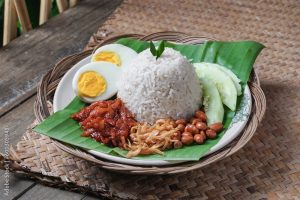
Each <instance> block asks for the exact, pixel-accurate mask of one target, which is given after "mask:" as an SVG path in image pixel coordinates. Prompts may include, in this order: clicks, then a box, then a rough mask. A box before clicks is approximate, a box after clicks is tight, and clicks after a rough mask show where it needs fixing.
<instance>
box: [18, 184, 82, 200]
mask: <svg viewBox="0 0 300 200" xmlns="http://www.w3.org/2000/svg"><path fill="white" fill-rule="evenodd" d="M84 197H85V195H84V194H80V193H74V192H69V191H64V190H59V189H55V188H51V187H47V186H43V185H40V184H37V185H36V186H34V187H33V188H31V189H30V190H29V191H27V192H26V193H24V194H23V195H22V196H20V197H19V198H18V200H38V199H40V200H48V199H49V200H50V199H51V200H56V199H57V200H81V199H83V198H84Z"/></svg>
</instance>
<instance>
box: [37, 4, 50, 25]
mask: <svg viewBox="0 0 300 200" xmlns="http://www.w3.org/2000/svg"><path fill="white" fill-rule="evenodd" d="M51 4H52V1H51V0H42V1H41V5H40V19H39V24H40V25H42V24H43V23H45V22H46V21H48V18H49V14H50V10H51Z"/></svg>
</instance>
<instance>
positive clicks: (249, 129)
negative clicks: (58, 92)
mask: <svg viewBox="0 0 300 200" xmlns="http://www.w3.org/2000/svg"><path fill="white" fill-rule="evenodd" d="M122 37H130V38H138V39H141V40H146V41H149V40H168V41H173V42H179V43H189V44H200V43H203V42H204V41H206V40H212V39H210V38H206V37H195V36H188V35H186V34H184V33H179V32H159V33H154V34H150V35H146V36H144V35H138V34H126V35H119V36H115V37H112V38H109V39H106V40H104V41H102V42H101V43H100V44H99V45H98V46H97V47H99V46H101V45H104V44H108V43H112V42H114V41H116V40H117V39H120V38H122ZM97 47H96V48H97ZM91 53H92V50H88V51H84V52H82V53H78V54H75V55H71V56H68V57H66V58H64V59H63V60H61V61H60V62H59V63H57V64H56V65H55V67H54V68H53V69H52V70H50V71H49V72H48V73H47V74H46V75H45V76H44V77H43V78H42V80H41V83H40V85H39V87H38V91H37V98H36V101H35V109H34V111H35V115H36V118H37V120H38V121H40V122H41V121H43V120H44V119H46V118H47V117H48V116H49V115H50V113H51V106H49V102H50V103H51V102H52V99H53V95H54V92H55V89H56V87H57V85H58V83H59V81H60V79H61V78H62V76H63V75H64V74H65V73H66V72H67V71H68V70H69V69H70V68H71V67H72V66H74V65H75V64H76V63H77V62H79V61H80V60H82V59H83V58H85V57H87V56H88V55H90V54H91ZM248 85H249V87H250V91H251V95H252V99H253V105H252V111H251V115H250V117H249V121H248V122H247V125H246V126H245V128H244V130H243V131H242V133H241V134H240V135H239V137H238V138H236V139H235V140H234V141H232V142H231V143H229V144H228V145H226V146H225V147H224V148H222V149H221V150H219V151H217V152H215V153H213V154H210V155H208V156H206V157H204V158H201V159H200V160H199V161H196V162H195V161H194V162H185V163H180V164H176V165H170V166H160V167H149V166H134V165H127V164H120V163H115V162H112V161H108V160H105V159H100V158H97V157H94V156H92V155H91V154H88V153H87V152H85V151H83V150H81V149H79V148H76V147H73V146H70V145H66V144H64V143H61V142H58V141H54V142H55V144H56V145H57V146H58V147H59V148H61V149H62V150H64V151H66V152H68V153H70V154H73V155H75V156H78V157H80V158H82V159H85V160H89V161H91V162H95V163H97V164H98V165H99V166H101V167H103V168H104V169H107V170H113V171H118V172H122V173H131V174H175V173H181V172H187V171H190V170H194V169H197V168H201V167H203V166H206V165H209V164H211V163H213V162H216V161H218V160H221V159H223V158H226V157H228V156H230V155H231V154H233V153H235V152H237V151H238V150H239V149H240V148H242V147H243V146H244V145H245V144H246V143H247V142H248V141H249V140H250V139H251V138H252V136H253V134H254V133H255V130H256V128H257V126H258V124H259V122H260V121H261V120H262V117H263V115H264V112H265V109H266V100H265V96H264V93H263V91H262V90H261V88H260V84H259V79H258V77H257V75H256V74H255V71H254V70H253V72H252V75H251V80H250V81H249V83H248ZM245 159H246V158H245Z"/></svg>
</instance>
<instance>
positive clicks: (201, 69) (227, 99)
mask: <svg viewBox="0 0 300 200" xmlns="http://www.w3.org/2000/svg"><path fill="white" fill-rule="evenodd" d="M194 67H195V69H196V73H197V75H198V77H200V78H207V79H210V80H211V81H212V82H213V83H214V84H215V86H216V87H217V89H218V91H219V93H220V96H221V100H222V102H223V103H224V104H225V105H226V106H227V107H228V108H229V109H230V110H232V111H235V109H236V101H237V89H236V88H235V86H234V83H233V81H232V80H231V78H230V77H229V76H228V75H227V74H226V73H224V72H223V71H222V70H220V69H218V68H217V67H210V66H208V65H207V64H206V63H205V64H203V63H194Z"/></svg>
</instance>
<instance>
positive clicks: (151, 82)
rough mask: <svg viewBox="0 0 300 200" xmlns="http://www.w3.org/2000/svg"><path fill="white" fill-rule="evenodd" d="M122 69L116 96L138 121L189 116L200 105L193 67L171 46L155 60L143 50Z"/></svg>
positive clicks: (197, 83) (199, 91)
mask: <svg viewBox="0 0 300 200" xmlns="http://www.w3.org/2000/svg"><path fill="white" fill-rule="evenodd" d="M122 70H123V72H122V75H121V78H120V81H119V83H118V96H119V97H120V98H121V99H122V100H123V102H124V103H125V105H126V106H127V108H128V109H129V110H130V111H131V112H132V113H134V114H135V117H136V119H137V120H138V121H139V122H148V123H150V124H153V123H154V122H155V121H156V120H158V119H164V118H172V119H182V118H184V119H189V118H191V117H192V116H193V115H194V113H195V111H196V110H198V109H199V107H200V106H201V104H202V102H201V100H202V88H201V85H200V81H199V79H198V77H197V75H196V72H195V69H194V67H193V66H192V64H190V63H189V62H188V60H187V59H186V58H185V57H183V56H182V55H181V54H180V53H179V52H177V51H175V50H174V49H171V48H166V49H165V51H164V52H163V54H162V55H161V57H159V58H158V59H157V60H156V58H155V57H154V56H153V55H152V54H151V52H150V50H149V49H146V50H144V51H143V52H141V53H140V54H139V55H138V56H137V57H136V58H134V59H133V60H132V62H131V64H130V65H128V66H126V67H125V66H124V68H123V69H122Z"/></svg>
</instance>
